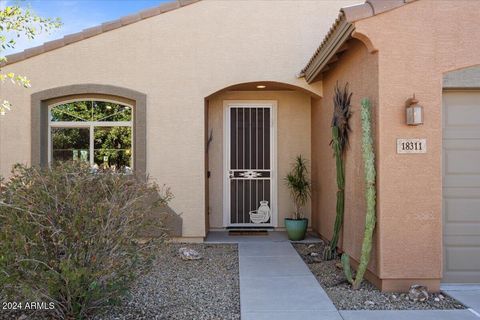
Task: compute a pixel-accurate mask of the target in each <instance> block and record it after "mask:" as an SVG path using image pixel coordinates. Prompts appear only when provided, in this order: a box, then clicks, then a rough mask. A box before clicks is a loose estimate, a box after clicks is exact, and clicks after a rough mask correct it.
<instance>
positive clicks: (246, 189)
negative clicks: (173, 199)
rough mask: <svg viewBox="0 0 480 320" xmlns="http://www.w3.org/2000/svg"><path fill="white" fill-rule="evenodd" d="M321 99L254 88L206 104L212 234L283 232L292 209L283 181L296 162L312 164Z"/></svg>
mask: <svg viewBox="0 0 480 320" xmlns="http://www.w3.org/2000/svg"><path fill="white" fill-rule="evenodd" d="M317 98H319V97H318V95H316V94H314V93H312V92H309V91H306V90H305V89H303V88H299V87H295V86H293V85H289V84H284V83H278V82H250V83H242V84H236V85H232V86H229V87H227V88H224V89H221V90H219V91H217V92H215V93H214V94H212V95H210V96H208V97H207V98H206V99H205V102H206V104H205V105H206V120H207V123H206V146H207V148H206V167H207V168H206V170H207V174H206V176H207V181H206V188H207V196H206V197H207V201H206V202H207V208H206V211H207V215H206V220H207V221H206V224H207V227H208V229H209V230H218V229H224V228H252V227H253V228H276V229H281V228H283V227H284V223H283V220H284V218H285V217H288V216H289V215H290V213H291V211H292V204H291V201H290V199H289V193H288V190H287V188H286V186H285V184H284V183H283V180H284V177H285V175H286V174H287V172H288V171H289V169H290V165H291V163H292V162H293V160H294V158H295V156H297V155H299V154H301V155H302V156H304V157H305V158H307V159H311V126H310V121H311V105H312V99H317ZM267 211H268V213H267V214H265V212H267ZM310 213H311V212H310V204H308V205H307V207H306V208H305V216H306V217H310Z"/></svg>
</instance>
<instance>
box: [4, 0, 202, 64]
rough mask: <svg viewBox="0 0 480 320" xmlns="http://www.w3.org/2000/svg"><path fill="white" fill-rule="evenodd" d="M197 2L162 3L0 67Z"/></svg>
mask: <svg viewBox="0 0 480 320" xmlns="http://www.w3.org/2000/svg"><path fill="white" fill-rule="evenodd" d="M199 1H201V0H172V1H170V2H165V3H162V4H161V5H158V6H156V7H153V8H150V9H144V10H142V11H140V12H137V13H134V14H130V15H128V16H125V17H121V18H119V19H116V20H112V21H108V22H105V23H102V24H101V25H97V26H94V27H91V28H87V29H84V30H82V31H80V32H77V33H73V34H68V35H66V36H64V37H63V38H59V39H56V40H52V41H49V42H45V43H44V44H42V45H39V46H37V47H33V48H28V49H25V50H23V51H20V52H17V53H13V54H10V55H7V56H6V59H7V61H6V62H2V63H0V67H4V66H7V65H10V64H14V63H17V62H20V61H22V60H26V59H28V58H31V57H34V56H38V55H40V54H42V53H45V52H49V51H53V50H55V49H58V48H61V47H64V46H67V45H69V44H72V43H75V42H79V41H82V40H85V39H88V38H91V37H94V36H96V35H99V34H102V33H105V32H108V31H112V30H115V29H119V28H121V27H124V26H127V25H130V24H133V23H135V22H138V21H142V20H145V19H148V18H151V17H155V16H158V15H161V14H163V13H167V12H170V11H173V10H176V9H179V8H182V7H185V6H188V5H190V4H193V3H196V2H199Z"/></svg>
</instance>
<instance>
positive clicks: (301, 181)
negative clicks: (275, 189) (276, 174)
mask: <svg viewBox="0 0 480 320" xmlns="http://www.w3.org/2000/svg"><path fill="white" fill-rule="evenodd" d="M285 183H286V184H287V187H288V189H290V195H291V197H292V200H293V206H294V209H295V211H294V214H293V217H292V218H285V227H286V228H287V234H288V238H289V239H290V240H292V241H299V240H303V239H305V233H306V232H307V226H308V219H307V218H304V217H303V214H302V208H303V207H304V206H305V204H306V203H307V200H308V198H309V197H310V181H309V180H308V171H307V160H305V159H304V158H303V157H302V156H301V155H299V156H297V158H296V159H295V162H294V163H293V164H292V170H291V171H290V173H289V174H288V175H287V176H286V177H285Z"/></svg>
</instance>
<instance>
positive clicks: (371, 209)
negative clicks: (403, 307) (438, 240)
mask: <svg viewBox="0 0 480 320" xmlns="http://www.w3.org/2000/svg"><path fill="white" fill-rule="evenodd" d="M361 105H362V110H361V118H362V152H363V163H364V173H365V187H366V189H365V200H366V204H367V208H366V215H365V230H364V234H363V243H362V253H361V256H360V263H359V265H358V268H357V273H356V276H355V279H353V277H352V271H351V269H350V257H349V256H348V254H346V253H344V254H343V255H342V265H343V269H344V272H345V276H346V277H347V280H348V281H349V282H350V283H351V284H352V286H353V289H358V288H360V284H361V283H362V280H363V276H364V274H365V271H366V270H367V266H368V262H369V261H370V253H371V251H372V242H373V240H372V238H373V230H374V229H375V224H376V216H375V205H376V190H375V179H376V171H375V152H374V150H373V133H372V110H371V105H370V101H369V100H368V99H363V100H362V102H361Z"/></svg>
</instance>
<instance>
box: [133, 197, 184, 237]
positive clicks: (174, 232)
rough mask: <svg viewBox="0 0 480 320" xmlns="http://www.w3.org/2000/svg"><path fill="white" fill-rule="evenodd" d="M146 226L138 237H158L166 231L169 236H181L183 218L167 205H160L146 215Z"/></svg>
mask: <svg viewBox="0 0 480 320" xmlns="http://www.w3.org/2000/svg"><path fill="white" fill-rule="evenodd" d="M146 219H147V220H146V221H145V222H146V226H145V228H144V230H143V231H142V232H141V234H140V237H142V238H151V237H159V236H161V235H162V234H164V233H165V230H166V231H167V234H168V235H169V236H170V237H181V236H182V225H183V219H182V217H181V216H180V214H177V213H176V212H175V211H173V209H172V208H170V207H169V206H167V205H161V206H159V207H157V208H156V209H154V210H153V211H151V212H150V213H148V214H147V215H146Z"/></svg>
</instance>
